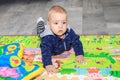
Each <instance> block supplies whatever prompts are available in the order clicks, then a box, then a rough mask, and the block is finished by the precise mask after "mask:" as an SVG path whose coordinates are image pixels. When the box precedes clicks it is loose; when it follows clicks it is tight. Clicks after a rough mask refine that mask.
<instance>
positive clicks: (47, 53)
mask: <svg viewBox="0 0 120 80" xmlns="http://www.w3.org/2000/svg"><path fill="white" fill-rule="evenodd" d="M53 42H54V41H53V38H52V37H51V36H46V37H44V38H42V41H41V44H40V48H41V53H42V62H43V66H44V67H46V66H47V65H52V59H51V56H52V53H51V51H52V49H53V46H52V44H53Z"/></svg>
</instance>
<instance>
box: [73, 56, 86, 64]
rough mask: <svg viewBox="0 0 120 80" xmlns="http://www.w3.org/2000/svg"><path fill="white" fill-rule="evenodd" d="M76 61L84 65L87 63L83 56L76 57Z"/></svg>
mask: <svg viewBox="0 0 120 80" xmlns="http://www.w3.org/2000/svg"><path fill="white" fill-rule="evenodd" d="M75 60H76V61H77V62H78V63H83V62H85V60H84V56H83V55H78V56H76V57H75Z"/></svg>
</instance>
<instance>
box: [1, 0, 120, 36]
mask: <svg viewBox="0 0 120 80" xmlns="http://www.w3.org/2000/svg"><path fill="white" fill-rule="evenodd" d="M56 4H57V5H61V6H63V7H64V8H65V9H66V10H67V12H68V20H69V25H70V26H71V27H72V28H74V30H75V31H76V32H77V33H78V34H80V35H81V34H120V0H11V1H10V0H5V1H3V0H1V1H0V35H34V34H36V20H37V18H38V17H39V16H42V17H43V18H44V19H45V20H46V19H47V11H48V9H49V8H50V7H51V6H52V5H56Z"/></svg>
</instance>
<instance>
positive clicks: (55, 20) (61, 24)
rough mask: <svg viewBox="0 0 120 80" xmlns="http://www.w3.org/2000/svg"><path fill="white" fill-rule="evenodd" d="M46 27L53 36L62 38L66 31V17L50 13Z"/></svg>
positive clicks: (61, 14)
mask: <svg viewBox="0 0 120 80" xmlns="http://www.w3.org/2000/svg"><path fill="white" fill-rule="evenodd" d="M48 26H49V27H50V29H51V30H52V31H53V33H54V34H56V35H58V36H59V37H61V38H62V37H64V33H65V32H66V30H67V16H66V14H64V13H52V14H51V15H50V17H49V21H48Z"/></svg>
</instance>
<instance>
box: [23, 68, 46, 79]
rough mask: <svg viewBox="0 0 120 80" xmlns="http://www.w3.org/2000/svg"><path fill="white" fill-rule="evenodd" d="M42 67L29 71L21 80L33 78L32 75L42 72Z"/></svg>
mask: <svg viewBox="0 0 120 80" xmlns="http://www.w3.org/2000/svg"><path fill="white" fill-rule="evenodd" d="M44 70H45V69H44V68H38V69H37V70H36V71H34V72H32V73H30V74H29V75H27V76H25V77H24V78H23V79H22V80H30V79H33V78H34V77H36V76H38V75H39V74H42V72H43V71H44Z"/></svg>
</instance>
